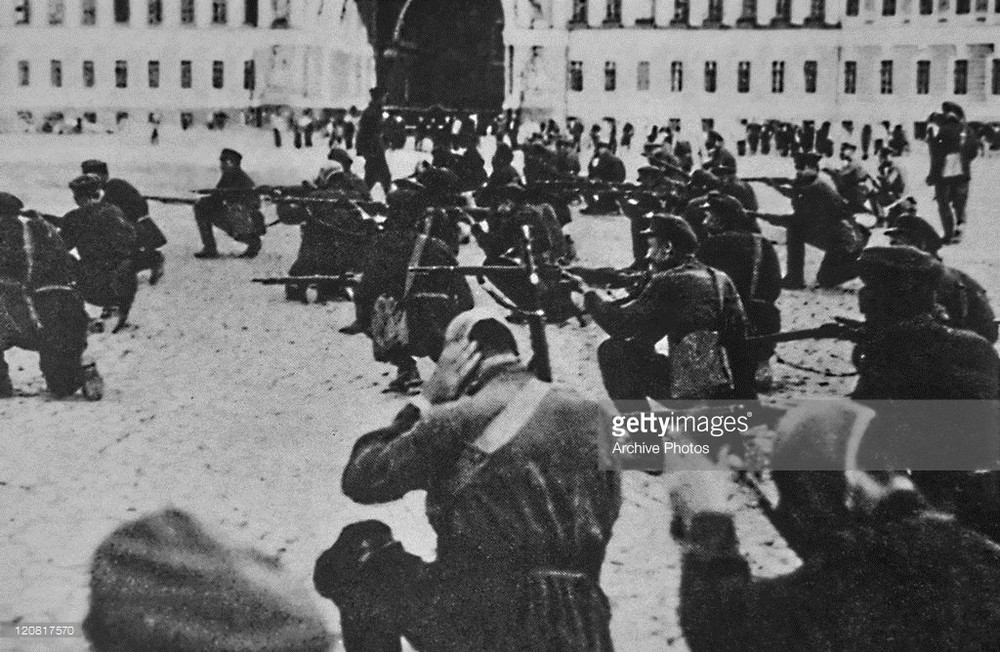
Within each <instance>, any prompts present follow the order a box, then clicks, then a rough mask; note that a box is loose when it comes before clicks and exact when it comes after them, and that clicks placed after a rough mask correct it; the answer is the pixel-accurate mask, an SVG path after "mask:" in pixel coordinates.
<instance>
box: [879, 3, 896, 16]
mask: <svg viewBox="0 0 1000 652" xmlns="http://www.w3.org/2000/svg"><path fill="white" fill-rule="evenodd" d="M882 15H883V16H895V15H896V0H882Z"/></svg>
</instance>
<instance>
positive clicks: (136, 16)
mask: <svg viewBox="0 0 1000 652" xmlns="http://www.w3.org/2000/svg"><path fill="white" fill-rule="evenodd" d="M374 78H375V67H374V57H373V52H372V48H371V46H370V45H369V44H368V40H367V34H366V31H365V28H364V25H363V23H362V20H361V18H360V16H359V13H358V10H357V5H356V4H355V2H354V0H3V3H2V7H0V96H2V99H0V126H2V125H3V123H4V122H7V123H10V121H11V120H13V119H14V118H16V115H17V113H18V112H22V115H23V114H24V112H30V113H31V114H32V115H33V116H34V117H35V118H36V121H37V118H39V117H41V116H44V115H46V114H51V113H53V112H60V113H64V114H65V115H66V117H67V119H75V118H76V117H79V116H81V115H84V116H90V117H93V116H98V117H99V118H100V120H101V121H102V122H107V120H108V118H109V116H110V117H112V118H113V117H114V116H117V115H121V114H122V113H129V112H133V113H136V114H142V113H144V112H147V111H148V112H156V113H159V114H160V115H162V117H163V119H164V120H173V119H177V117H178V116H181V115H187V116H189V117H194V118H198V117H203V116H205V115H211V114H212V113H214V112H216V111H227V110H230V109H246V108H251V107H267V106H290V107H295V108H314V109H318V108H324V107H343V108H347V107H349V106H352V105H356V106H358V107H363V106H364V105H365V103H366V102H367V100H368V92H367V91H368V88H370V87H371V86H372V85H373V83H374Z"/></svg>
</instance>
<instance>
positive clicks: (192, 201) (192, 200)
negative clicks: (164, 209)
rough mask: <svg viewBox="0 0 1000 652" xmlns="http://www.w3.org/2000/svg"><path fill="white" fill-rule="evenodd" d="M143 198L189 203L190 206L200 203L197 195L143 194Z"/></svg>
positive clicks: (162, 201) (161, 201)
mask: <svg viewBox="0 0 1000 652" xmlns="http://www.w3.org/2000/svg"><path fill="white" fill-rule="evenodd" d="M142 198H143V199H145V200H146V201H155V202H159V203H161V204H187V205H188V206H194V205H195V204H197V203H198V198H197V197H164V196H160V195H143V196H142Z"/></svg>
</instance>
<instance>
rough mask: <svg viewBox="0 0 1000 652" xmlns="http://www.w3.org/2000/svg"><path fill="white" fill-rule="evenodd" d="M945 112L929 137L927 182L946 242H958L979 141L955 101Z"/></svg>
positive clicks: (944, 107) (950, 103)
mask: <svg viewBox="0 0 1000 652" xmlns="http://www.w3.org/2000/svg"><path fill="white" fill-rule="evenodd" d="M941 111H942V113H943V115H942V116H941V118H940V125H939V127H938V128H937V129H936V130H935V133H934V135H933V136H932V137H931V138H930V139H929V140H928V145H929V147H930V153H931V169H930V173H929V174H928V175H927V185H929V186H934V198H935V199H936V200H937V205H938V214H939V215H940V216H941V227H942V228H943V229H944V244H952V243H958V242H960V241H961V239H962V228H963V227H964V226H965V205H966V202H968V200H969V181H970V180H971V179H972V171H971V164H972V160H973V159H974V158H976V155H977V154H978V151H979V144H978V142H977V140H976V138H975V137H974V136H973V135H972V133H971V131H970V130H969V127H968V125H966V124H965V112H964V111H963V110H962V107H960V106H959V105H957V104H955V103H954V102H945V103H944V104H942V105H941Z"/></svg>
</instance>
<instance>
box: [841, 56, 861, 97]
mask: <svg viewBox="0 0 1000 652" xmlns="http://www.w3.org/2000/svg"><path fill="white" fill-rule="evenodd" d="M857 90H858V62H857V61H845V62H844V94H845V95H854V93H855V92H857Z"/></svg>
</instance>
